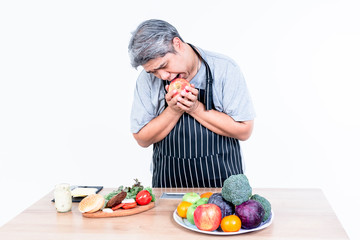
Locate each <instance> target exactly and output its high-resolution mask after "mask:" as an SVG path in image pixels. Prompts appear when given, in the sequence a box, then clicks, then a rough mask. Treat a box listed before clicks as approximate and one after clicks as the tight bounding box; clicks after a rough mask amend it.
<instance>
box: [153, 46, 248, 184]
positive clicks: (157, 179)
mask: <svg viewBox="0 0 360 240" xmlns="http://www.w3.org/2000/svg"><path fill="white" fill-rule="evenodd" d="M189 45H190V44H189ZM190 46H191V47H192V48H193V49H194V51H195V52H196V53H197V54H198V55H199V57H200V58H201V56H200V54H199V53H198V52H197V50H196V49H195V48H194V47H193V46H192V45H190ZM201 59H202V61H203V63H204V64H205V67H206V89H199V95H198V100H199V101H200V102H202V103H203V104H204V105H205V106H206V110H210V109H212V108H213V102H212V94H211V93H212V75H211V71H210V68H209V66H208V64H207V62H206V61H205V60H204V59H203V58H201ZM164 83H165V81H164ZM240 173H243V168H242V161H241V153H240V143H239V141H238V140H237V139H235V138H230V137H225V136H221V135H218V134H216V133H214V132H212V131H210V130H209V129H207V128H205V127H204V126H202V125H201V124H200V123H199V122H198V121H196V120H195V119H194V118H193V117H191V116H190V115H189V114H187V113H184V114H183V115H182V116H181V118H180V119H179V121H178V122H177V124H176V125H175V127H174V128H173V129H172V130H171V131H170V133H169V134H168V135H167V136H166V137H165V138H164V139H163V140H161V141H160V142H157V143H154V149H153V176H152V186H153V187H160V188H168V187H170V188H192V187H222V185H223V182H224V180H225V179H226V178H228V177H229V176H231V175H233V174H240Z"/></svg>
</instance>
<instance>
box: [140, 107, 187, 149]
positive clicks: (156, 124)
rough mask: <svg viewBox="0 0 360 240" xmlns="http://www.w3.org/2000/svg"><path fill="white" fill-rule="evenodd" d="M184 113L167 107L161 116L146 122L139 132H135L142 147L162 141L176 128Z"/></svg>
mask: <svg viewBox="0 0 360 240" xmlns="http://www.w3.org/2000/svg"><path fill="white" fill-rule="evenodd" d="M182 114H183V113H182V112H176V111H173V110H172V109H171V108H165V110H164V111H163V112H162V113H161V114H160V115H159V116H157V117H156V118H154V119H153V120H151V121H150V122H149V123H148V124H146V125H145V126H144V127H143V128H142V129H141V130H140V131H139V132H138V133H134V134H133V135H134V138H135V139H136V141H137V142H138V144H139V145H140V146H142V147H148V146H150V145H151V144H153V143H156V142H159V141H161V140H162V139H164V138H165V137H166V136H167V135H168V134H169V133H170V131H171V130H172V129H173V128H174V126H175V125H176V123H177V122H178V120H179V118H180V117H181V115H182Z"/></svg>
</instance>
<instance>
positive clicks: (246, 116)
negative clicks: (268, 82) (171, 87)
mask: <svg viewBox="0 0 360 240" xmlns="http://www.w3.org/2000/svg"><path fill="white" fill-rule="evenodd" d="M197 49H198V50H199V52H200V54H201V56H202V57H203V59H204V60H205V61H206V62H207V63H208V64H209V67H210V70H211V74H212V76H213V102H214V106H215V109H216V110H217V111H219V112H223V113H226V114H227V115H229V116H230V117H232V118H233V119H234V120H235V121H249V120H253V119H254V118H255V111H254V107H253V103H252V101H251V97H250V94H249V91H248V89H247V86H246V82H245V79H244V76H243V74H242V72H241V70H240V67H239V66H238V65H237V64H236V62H235V61H234V60H232V59H231V58H229V57H227V56H224V55H222V54H219V53H213V52H209V51H205V50H202V49H200V48H197ZM190 83H191V84H194V85H195V88H198V89H205V86H206V68H205V65H204V63H202V64H201V67H200V69H199V71H198V73H197V74H196V75H195V77H194V78H193V79H192V80H191V81H190ZM165 94H166V91H165V89H164V85H163V80H161V79H159V78H157V77H155V76H154V75H153V74H150V73H147V72H146V71H145V70H142V71H141V73H140V75H139V77H138V79H137V81H136V87H135V91H134V100H133V105H132V110H131V119H130V121H131V132H132V133H137V132H139V131H140V130H141V128H143V127H144V126H145V125H146V124H147V123H148V122H150V121H151V120H152V119H154V118H156V117H157V116H159V114H160V113H161V112H162V111H164V109H165Z"/></svg>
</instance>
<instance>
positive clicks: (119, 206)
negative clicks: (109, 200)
mask: <svg viewBox="0 0 360 240" xmlns="http://www.w3.org/2000/svg"><path fill="white" fill-rule="evenodd" d="M124 205H125V203H120V204H118V205H116V206H115V207H112V208H111V209H112V210H113V211H115V210H117V209H119V208H121V207H122V206H124Z"/></svg>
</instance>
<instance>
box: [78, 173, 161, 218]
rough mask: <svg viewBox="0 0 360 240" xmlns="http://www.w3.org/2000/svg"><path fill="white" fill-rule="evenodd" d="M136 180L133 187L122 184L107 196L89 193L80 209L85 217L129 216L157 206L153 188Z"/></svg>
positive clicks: (80, 204) (81, 203)
mask: <svg viewBox="0 0 360 240" xmlns="http://www.w3.org/2000/svg"><path fill="white" fill-rule="evenodd" d="M134 180H135V183H134V184H133V185H132V186H131V187H124V186H120V187H119V188H118V189H116V190H114V191H112V192H111V193H109V194H107V195H105V196H102V195H100V194H92V195H89V196H88V197H86V198H84V199H83V200H82V201H81V202H80V203H79V211H80V212H81V213H82V215H83V216H84V217H89V218H106V217H122V216H129V215H133V214H137V213H141V212H144V211H147V210H149V209H151V208H153V207H155V195H154V194H153V193H152V189H151V188H150V187H144V186H142V185H141V183H140V182H139V181H138V180H137V179H134Z"/></svg>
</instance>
